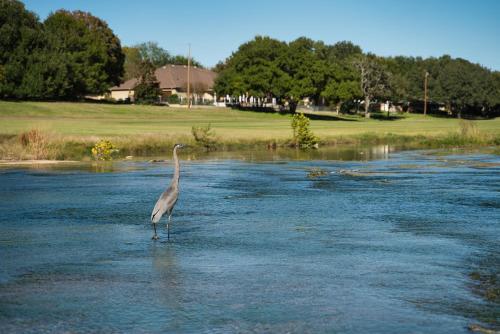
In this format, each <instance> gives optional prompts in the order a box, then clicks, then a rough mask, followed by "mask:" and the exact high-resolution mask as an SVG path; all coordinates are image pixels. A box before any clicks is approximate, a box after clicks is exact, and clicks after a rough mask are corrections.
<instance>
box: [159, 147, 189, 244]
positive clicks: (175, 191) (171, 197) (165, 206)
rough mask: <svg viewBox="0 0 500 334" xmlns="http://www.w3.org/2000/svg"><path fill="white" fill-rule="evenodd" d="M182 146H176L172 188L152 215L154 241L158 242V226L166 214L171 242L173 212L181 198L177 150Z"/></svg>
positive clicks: (166, 192) (168, 189)
mask: <svg viewBox="0 0 500 334" xmlns="http://www.w3.org/2000/svg"><path fill="white" fill-rule="evenodd" d="M183 147H184V145H182V144H175V146H174V153H173V155H174V176H173V177H172V181H171V182H170V186H169V187H168V188H167V190H165V191H164V192H163V193H162V194H161V196H160V198H159V199H158V201H157V202H156V204H155V207H154V209H153V212H152V213H151V223H152V224H153V228H154V230H155V235H153V240H158V239H159V238H158V235H157V234H156V224H158V222H159V221H160V219H161V217H163V215H164V214H165V213H166V214H167V215H168V223H167V238H168V239H169V240H170V221H171V219H172V211H173V210H174V206H175V203H177V198H178V197H179V173H180V168H179V159H178V158H177V149H178V148H183Z"/></svg>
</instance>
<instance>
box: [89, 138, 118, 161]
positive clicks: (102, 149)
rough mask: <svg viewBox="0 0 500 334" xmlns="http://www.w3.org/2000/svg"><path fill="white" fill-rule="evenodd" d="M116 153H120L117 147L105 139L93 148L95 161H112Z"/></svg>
mask: <svg viewBox="0 0 500 334" xmlns="http://www.w3.org/2000/svg"><path fill="white" fill-rule="evenodd" d="M115 152H118V150H117V149H116V146H115V145H113V143H112V142H111V141H109V140H105V139H101V140H100V141H98V142H97V143H96V144H95V146H94V147H93V148H92V156H93V157H94V159H95V160H112V159H113V154H114V153H115Z"/></svg>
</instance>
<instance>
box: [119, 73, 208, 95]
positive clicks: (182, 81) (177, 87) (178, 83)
mask: <svg viewBox="0 0 500 334" xmlns="http://www.w3.org/2000/svg"><path fill="white" fill-rule="evenodd" d="M187 70H188V68H187V66H185V65H165V66H162V67H160V68H157V69H156V71H155V75H156V79H157V80H158V82H159V83H160V89H161V96H160V100H165V99H166V98H167V97H169V96H170V95H173V94H176V95H177V96H179V98H180V99H181V100H183V99H186V98H187ZM216 76H217V73H215V72H212V71H210V70H205V69H202V68H198V67H191V68H190V87H191V89H190V91H191V94H192V95H191V97H192V98H193V99H196V100H198V101H213V100H214V97H215V94H214V90H213V87H214V81H215V78H216ZM138 81H139V80H138V79H137V78H134V79H130V80H127V81H125V82H124V83H122V84H121V85H120V86H115V87H112V88H111V97H112V98H113V99H115V100H117V101H120V100H126V99H130V100H131V101H133V100H134V87H135V86H136V85H137V83H138Z"/></svg>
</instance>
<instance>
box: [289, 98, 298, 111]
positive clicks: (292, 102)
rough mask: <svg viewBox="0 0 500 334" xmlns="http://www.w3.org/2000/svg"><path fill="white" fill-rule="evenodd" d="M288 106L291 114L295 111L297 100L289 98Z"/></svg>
mask: <svg viewBox="0 0 500 334" xmlns="http://www.w3.org/2000/svg"><path fill="white" fill-rule="evenodd" d="M288 108H289V109H290V112H291V113H292V114H295V111H296V110H297V102H295V101H293V100H290V102H288Z"/></svg>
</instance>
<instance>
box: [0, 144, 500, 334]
mask: <svg viewBox="0 0 500 334" xmlns="http://www.w3.org/2000/svg"><path fill="white" fill-rule="evenodd" d="M168 158H169V157H168ZM196 158H197V157H194V156H192V155H188V154H181V159H182V161H181V169H182V171H181V196H180V198H179V201H178V203H177V206H176V208H175V211H174V214H173V225H172V229H171V240H170V242H167V239H166V228H165V221H163V223H162V225H161V227H160V240H159V241H157V242H153V241H152V240H151V236H152V233H153V232H152V228H151V225H150V224H149V217H150V213H151V210H152V207H153V206H154V203H155V202H156V200H157V198H158V196H159V194H160V193H161V192H162V191H163V190H164V188H165V187H166V186H167V185H168V183H169V178H170V177H171V174H172V165H171V163H170V161H167V162H160V163H151V162H147V161H127V162H115V163H114V164H113V165H107V166H101V165H99V166H95V165H92V164H77V165H75V166H71V167H68V166H66V167H56V168H48V167H44V168H41V169H33V168H24V167H9V168H2V169H0V261H1V262H0V328H1V330H0V331H1V332H2V333H29V332H36V333H39V332H47V333H54V332H55V333H60V332H71V333H80V332H81V333H83V332H103V333H115V332H116V333H118V332H120V333H121V332H144V333H166V332H172V333H178V332H187V333H227V332H230V333H232V332H240V333H247V332H255V333H261V332H268V333H288V332H291V333H322V332H327V333H337V332H338V333H468V329H467V326H468V325H470V324H480V325H481V326H484V327H487V328H496V329H499V327H500V303H499V299H498V296H495V295H493V297H492V296H491V295H488V293H487V291H490V292H491V289H495V288H496V289H498V285H494V284H495V282H493V280H494V279H495V278H496V279H498V278H499V277H498V275H499V270H500V241H499V240H500V196H499V195H500V157H499V156H498V155H490V154H484V153H470V154H462V153H460V154H458V153H454V154H442V153H441V152H439V151H403V152H397V151H394V152H393V151H391V150H389V149H388V148H387V147H380V148H372V149H365V150H360V149H354V150H349V151H343V152H338V151H321V150H320V151H318V152H315V153H308V154H306V156H304V155H302V154H300V153H297V152H294V151H282V152H279V151H278V152H272V153H268V152H266V153H255V152H253V153H252V152H242V153H238V154H235V153H233V154H229V153H228V154H214V155H209V156H204V157H203V158H202V159H196ZM484 277H486V278H484ZM488 279H489V280H488ZM488 289H490V290H488ZM493 291H497V292H498V290H493ZM487 297H488V298H487Z"/></svg>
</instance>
